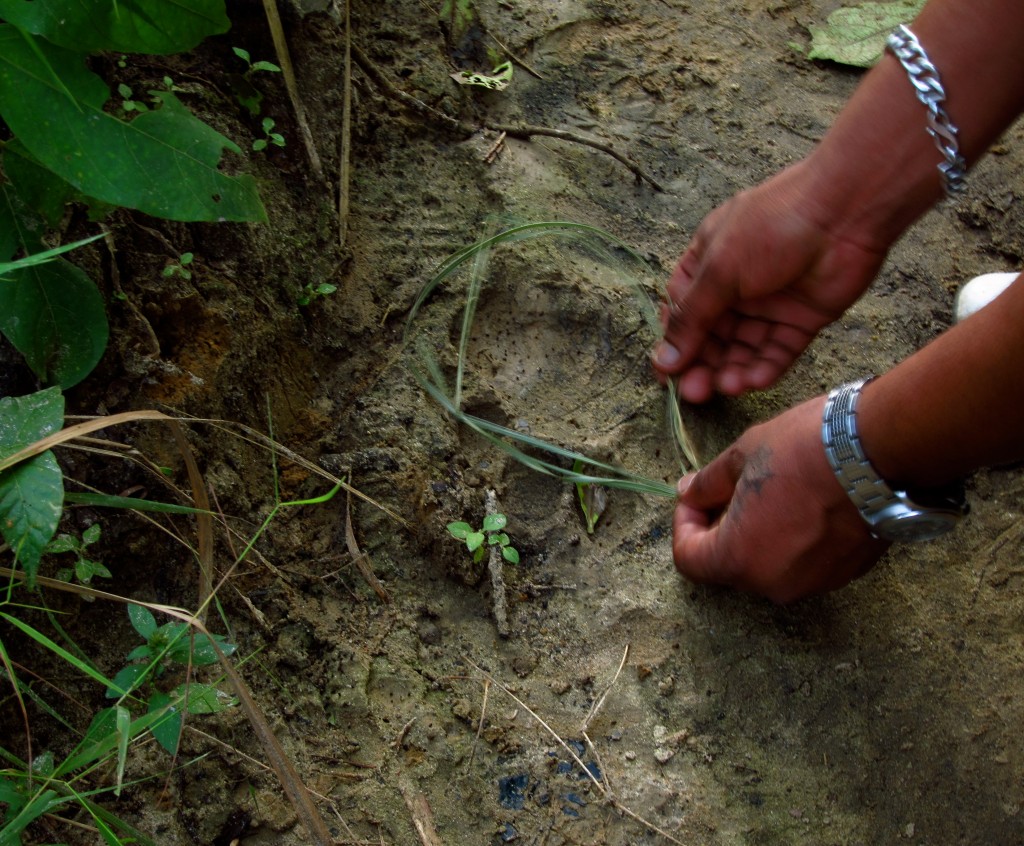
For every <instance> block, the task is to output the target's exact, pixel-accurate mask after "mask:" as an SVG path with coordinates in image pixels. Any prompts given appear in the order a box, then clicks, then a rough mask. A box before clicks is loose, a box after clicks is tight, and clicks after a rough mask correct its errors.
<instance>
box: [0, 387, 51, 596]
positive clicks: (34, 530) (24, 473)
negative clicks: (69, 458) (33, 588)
mask: <svg viewBox="0 0 1024 846" xmlns="http://www.w3.org/2000/svg"><path fill="white" fill-rule="evenodd" d="M63 422H64V397H63V396H62V395H61V393H60V391H59V390H57V389H56V388H47V389H46V390H44V391H38V392H37V393H34V394H30V395H29V396H27V397H4V398H2V399H0V458H3V457H6V456H8V455H12V454H14V453H16V452H18V451H19V450H21V449H23V448H24V447H26V446H28V445H29V444H33V443H35V442H36V441H38V440H39V439H40V438H44V437H46V436H47V435H51V434H53V433H54V432H56V431H57V430H59V429H60V427H61V424H62V423H63ZM63 506H64V477H63V474H62V473H61V470H60V466H59V465H58V464H57V460H56V459H55V458H54V457H53V453H52V452H50V451H49V450H47V451H46V452H44V453H42V454H41V455H36V456H33V457H32V458H30V459H28V460H27V461H23V462H21V463H20V464H17V465H15V466H14V467H10V468H8V469H7V470H5V471H4V472H2V473H0V534H2V535H3V538H4V540H5V541H7V543H8V544H10V546H11V549H13V550H14V553H15V556H16V557H17V559H18V560H19V561H21V564H22V566H23V567H24V568H25V574H26V575H27V576H28V579H29V582H30V583H34V582H35V576H36V572H37V571H38V570H39V558H40V556H41V555H42V553H43V550H44V549H45V547H46V544H47V543H49V541H50V539H51V538H52V537H53V535H54V533H55V532H56V531H57V523H58V522H59V520H60V514H61V510H62V509H63Z"/></svg>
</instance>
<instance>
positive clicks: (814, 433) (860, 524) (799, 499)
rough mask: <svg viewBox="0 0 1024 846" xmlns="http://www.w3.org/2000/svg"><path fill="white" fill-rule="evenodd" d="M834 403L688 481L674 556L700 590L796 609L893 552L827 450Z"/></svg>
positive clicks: (763, 430) (798, 416)
mask: <svg viewBox="0 0 1024 846" xmlns="http://www.w3.org/2000/svg"><path fill="white" fill-rule="evenodd" d="M824 405H825V398H824V397H818V398H816V399H813V400H810V401H809V402H806V403H804V404H802V405H799V406H797V407H796V408H793V409H790V410H789V411H787V412H785V413H783V414H781V415H779V416H778V417H776V418H774V419H773V420H770V421H768V422H767V423H763V424H761V425H759V426H754V427H753V428H751V429H748V430H747V431H746V432H745V433H744V434H743V435H742V436H741V437H740V438H739V440H737V441H736V442H735V443H734V444H733V445H732V446H730V447H729V448H728V449H727V450H726V451H725V452H724V453H722V454H721V455H720V456H718V458H716V459H715V460H714V461H712V462H711V463H710V464H709V465H707V467H705V468H704V469H703V470H701V471H699V472H698V473H696V474H692V475H690V476H686V477H684V478H683V479H682V480H681V481H680V490H681V493H680V495H679V501H678V504H677V506H676V513H675V520H674V526H673V539H672V553H673V557H674V558H675V563H676V567H677V568H678V570H679V571H680V572H681V573H682V574H683V575H684V576H686V577H687V578H688V579H691V580H692V581H695V582H702V583H703V582H707V583H713V584H721V585H729V586H732V587H735V588H739V589H740V590H746V591H752V592H754V593H759V594H761V595H763V596H766V597H768V598H769V599H771V600H773V601H775V602H790V601H792V600H794V599H799V598H800V597H803V596H806V595H808V594H812V593H823V592H825V591H830V590H836V589H837V588H840V587H842V586H843V585H845V584H847V583H848V582H850V581H852V580H853V579H855V578H857V577H858V576H860V575H863V574H864V573H865V572H867V571H868V570H869V569H870V568H871V566H872V565H873V564H874V563H875V562H876V561H877V560H878V559H879V558H880V557H881V555H882V553H883V552H885V550H886V549H887V547H888V543H887V542H885V541H882V540H879V539H877V538H875V537H873V536H872V535H871V532H870V531H869V528H868V524H867V523H866V522H865V521H864V519H863V518H862V517H861V516H860V513H859V512H858V511H857V509H856V507H855V506H854V505H853V503H852V502H850V500H849V498H848V497H847V495H846V492H845V491H844V490H843V489H842V487H840V485H839V483H838V481H837V480H836V478H835V475H834V474H833V473H832V469H831V467H829V464H828V461H827V460H826V458H825V451H824V449H823V447H822V445H821V415H822V412H823V410H824Z"/></svg>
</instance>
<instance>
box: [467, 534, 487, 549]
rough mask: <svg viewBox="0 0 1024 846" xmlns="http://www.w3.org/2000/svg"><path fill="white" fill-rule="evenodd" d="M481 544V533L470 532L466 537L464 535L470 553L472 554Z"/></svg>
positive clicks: (482, 537)
mask: <svg viewBox="0 0 1024 846" xmlns="http://www.w3.org/2000/svg"><path fill="white" fill-rule="evenodd" d="M483 542H484V533H483V532H470V533H469V534H468V535H466V546H468V547H469V551H470V552H472V551H473V550H475V549H479V548H480V546H481V545H482V544H483Z"/></svg>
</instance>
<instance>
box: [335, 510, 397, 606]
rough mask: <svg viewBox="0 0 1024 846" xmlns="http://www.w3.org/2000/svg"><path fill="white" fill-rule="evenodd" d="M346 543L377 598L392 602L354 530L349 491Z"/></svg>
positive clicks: (346, 511) (346, 513) (346, 515)
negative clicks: (358, 541) (361, 547)
mask: <svg viewBox="0 0 1024 846" xmlns="http://www.w3.org/2000/svg"><path fill="white" fill-rule="evenodd" d="M345 545H346V546H347V547H348V554H349V555H351V556H352V562H353V563H354V564H355V565H356V567H357V568H358V570H359V572H360V573H361V574H362V577H363V578H364V579H365V580H366V583H367V584H368V585H369V586H370V587H371V588H372V589H373V592H374V593H375V594H377V598H378V599H379V600H380V601H381V602H383V603H384V604H385V605H388V604H390V602H391V595H390V594H389V593H388V592H387V589H386V588H385V587H384V585H382V584H381V583H380V579H378V578H377V575H376V574H375V573H374V572H373V568H372V567H371V566H370V556H369V555H367V554H366V553H365V552H363V551H362V550H360V549H359V544H358V543H357V542H356V533H355V532H354V531H353V530H352V495H351V493H349V492H347V491H346V497H345Z"/></svg>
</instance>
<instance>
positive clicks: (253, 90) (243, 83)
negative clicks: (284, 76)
mask: <svg viewBox="0 0 1024 846" xmlns="http://www.w3.org/2000/svg"><path fill="white" fill-rule="evenodd" d="M231 49H232V50H233V51H234V53H235V55H236V56H238V58H239V59H241V60H242V61H243V62H245V65H246V70H245V73H244V74H242V73H233V74H230V75H229V76H228V83H229V84H230V85H231V90H232V92H234V95H235V99H236V100H238V102H239V104H240V105H241V106H242V107H243V108H245V109H246V110H247V111H248V112H249V114H250V115H252V116H253V117H259V114H260V111H261V110H262V108H263V92H262V91H260V89H259V88H257V87H256V84H255V83H254V82H253V76H254V75H255V74H257V73H260V72H264V73H280V72H281V68H279V67H278V66H277V65H275V64H274V63H273V62H265V61H259V62H254V61H253V60H252V56H250V55H249V51H248V50H243V49H242V48H241V47H232V48H231ZM282 146H283V145H282ZM254 149H255V148H254Z"/></svg>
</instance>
